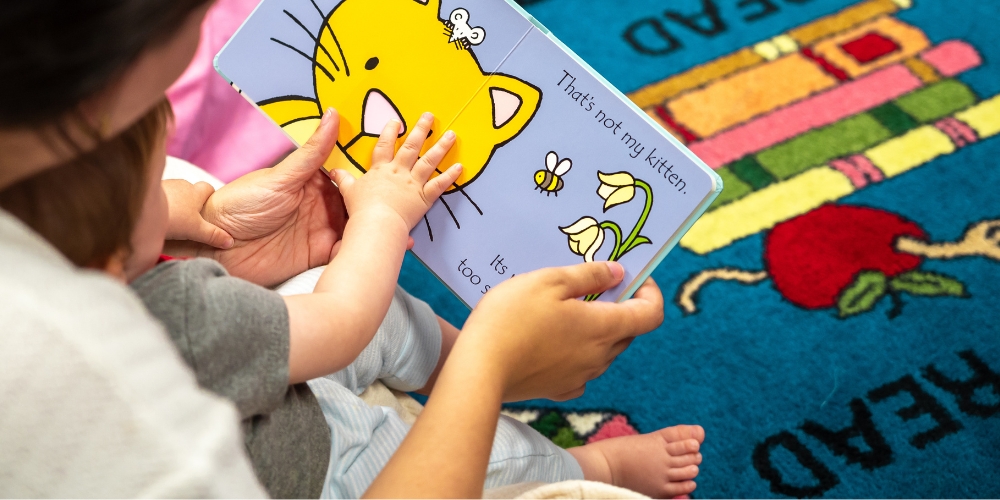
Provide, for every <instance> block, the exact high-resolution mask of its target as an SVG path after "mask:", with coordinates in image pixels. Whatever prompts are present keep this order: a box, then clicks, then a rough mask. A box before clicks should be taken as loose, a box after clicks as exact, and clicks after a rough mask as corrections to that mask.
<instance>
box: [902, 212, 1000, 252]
mask: <svg viewBox="0 0 1000 500" xmlns="http://www.w3.org/2000/svg"><path fill="white" fill-rule="evenodd" d="M896 249H897V250H899V251H900V252H906V253H908V254H912V255H919V256H921V257H926V258H928V259H954V258H957V257H972V256H979V257H987V258H990V259H994V260H1000V219H997V220H988V221H983V222H980V223H978V224H974V225H972V227H970V228H969V229H968V230H967V231H966V232H965V234H964V235H962V239H961V240H959V241H956V242H945V243H928V242H926V241H921V240H918V239H916V238H912V237H909V236H902V237H900V238H899V240H897V241H896Z"/></svg>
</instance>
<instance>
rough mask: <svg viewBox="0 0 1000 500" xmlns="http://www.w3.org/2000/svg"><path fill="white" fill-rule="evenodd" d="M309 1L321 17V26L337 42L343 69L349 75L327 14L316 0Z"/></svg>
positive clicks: (342, 50)
mask: <svg viewBox="0 0 1000 500" xmlns="http://www.w3.org/2000/svg"><path fill="white" fill-rule="evenodd" d="M309 2H310V3H312V6H313V8H315V9H316V12H318V13H319V15H320V17H322V18H323V26H325V27H326V30H327V31H329V32H330V36H331V37H333V43H335V44H337V51H339V52H340V60H342V61H344V71H345V72H346V73H347V76H351V67H350V66H348V65H347V57H345V56H344V49H343V48H341V46H340V41H339V40H337V34H336V33H334V32H333V27H332V26H330V20H329V19H328V18H327V15H328V14H326V13H324V12H323V9H321V8H319V4H317V3H316V0H309ZM330 60H331V61H332V60H333V58H332V57H331V58H330Z"/></svg>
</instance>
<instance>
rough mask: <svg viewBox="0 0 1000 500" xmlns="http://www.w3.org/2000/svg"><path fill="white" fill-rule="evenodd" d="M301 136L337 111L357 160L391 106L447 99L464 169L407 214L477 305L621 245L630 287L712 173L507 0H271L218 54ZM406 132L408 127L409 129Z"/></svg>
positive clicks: (704, 200)
mask: <svg viewBox="0 0 1000 500" xmlns="http://www.w3.org/2000/svg"><path fill="white" fill-rule="evenodd" d="M217 66H218V68H219V71H220V72H221V73H222V74H223V75H224V76H226V78H228V79H229V80H230V81H231V82H233V84H234V87H236V88H237V89H238V90H240V91H241V92H243V94H244V95H245V96H246V97H247V98H248V99H250V100H251V101H252V102H254V103H255V104H257V105H258V106H259V107H260V109H261V110H262V111H263V112H265V113H266V114H267V115H268V116H270V117H271V118H272V119H273V120H274V121H275V122H276V123H277V124H278V125H280V126H281V127H282V128H283V129H284V130H285V131H286V132H287V133H288V134H289V135H290V136H291V137H292V138H293V139H294V140H295V141H296V142H297V143H299V144H301V143H302V142H304V141H305V140H306V139H307V138H308V137H309V135H310V134H311V133H312V132H313V131H314V130H315V129H316V127H317V126H318V122H319V117H320V116H321V114H322V113H321V111H322V110H324V109H326V108H328V107H334V108H336V109H337V110H338V111H339V112H340V114H341V117H342V121H341V124H342V125H341V132H340V137H339V140H338V148H337V150H336V151H335V153H334V155H333V156H332V157H331V159H330V160H329V161H328V162H327V164H326V166H327V168H343V169H347V170H350V171H353V172H354V173H355V174H356V175H361V174H362V173H363V172H364V171H366V170H367V168H368V167H369V166H370V162H371V151H372V148H373V146H374V144H375V142H376V140H377V136H378V134H379V133H380V132H381V130H382V128H383V126H384V125H385V123H386V122H387V121H388V120H390V119H393V118H396V119H400V120H401V121H402V122H403V123H404V125H406V126H407V127H408V126H409V124H412V123H415V122H416V120H417V119H418V118H419V116H420V115H421V113H423V112H424V111H431V112H433V113H434V114H435V116H436V122H435V125H434V130H433V131H432V132H431V136H430V140H429V141H428V145H427V147H429V146H430V144H431V143H433V141H435V140H436V139H437V138H438V137H440V135H441V134H443V133H444V132H445V131H446V130H449V129H451V130H454V131H455V132H456V134H457V135H458V142H457V144H456V146H455V147H454V148H453V150H452V151H451V152H450V153H449V154H448V156H446V158H445V159H444V162H443V164H442V167H444V168H446V167H447V166H450V165H451V164H452V163H456V162H460V163H462V165H463V166H464V171H463V174H462V176H461V177H460V178H459V179H458V181H457V182H456V183H455V185H454V186H452V188H451V189H450V190H449V191H448V192H446V193H445V195H444V196H442V198H441V199H440V201H439V202H438V203H436V204H435V205H434V206H433V207H432V208H431V210H430V211H429V212H428V214H427V216H426V217H425V219H424V221H423V222H422V223H421V224H419V225H418V226H417V227H416V228H415V229H414V231H413V233H412V236H413V238H414V240H415V246H414V249H413V252H414V254H415V255H416V256H417V257H418V258H419V259H420V260H421V261H422V262H424V264H426V265H427V266H428V267H429V268H430V269H431V271H432V272H434V273H435V274H436V275H437V276H438V277H439V278H440V279H441V280H442V281H443V282H444V283H445V284H446V285H447V286H448V287H449V288H450V289H451V290H452V291H454V292H455V294H456V295H458V296H459V297H460V298H461V299H462V300H463V301H464V302H465V303H466V304H468V305H470V306H474V305H475V304H476V303H477V302H478V301H479V299H480V298H481V297H482V295H483V294H485V293H486V292H487V291H488V290H489V289H490V288H491V287H493V286H496V285H498V284H499V283H501V282H503V281H504V280H506V279H509V278H511V277H513V276H515V275H517V274H520V273H524V272H528V271H532V270H535V269H539V268H543V267H549V266H562V265H570V264H576V263H579V262H583V261H585V260H616V261H619V262H621V263H622V264H623V266H624V267H625V270H626V279H625V280H624V282H623V283H622V284H621V285H620V286H618V287H617V288H615V289H613V290H610V291H608V292H606V293H605V294H603V295H601V296H599V297H590V298H591V299H597V300H621V299H623V298H625V296H626V295H627V294H628V293H629V292H630V291H631V290H632V289H634V286H636V285H637V282H638V281H639V280H640V278H642V277H643V276H644V275H646V274H648V271H651V268H652V267H653V266H654V265H655V263H656V262H658V260H659V259H660V258H662V256H663V254H664V253H665V252H666V251H667V250H669V248H670V247H671V246H672V245H673V244H674V243H676V240H677V239H678V238H679V236H680V234H681V233H682V232H683V230H685V229H686V226H687V225H689V224H690V222H692V221H693V219H694V218H695V217H696V215H697V214H698V213H700V210H702V209H704V207H706V206H707V204H708V203H710V202H711V198H712V197H714V194H715V191H716V186H717V182H716V181H717V177H715V176H714V174H712V173H710V170H708V169H707V167H704V166H703V165H702V164H700V163H699V162H698V161H697V160H696V159H695V158H694V157H693V155H690V153H689V152H687V151H686V150H685V149H684V148H683V146H679V145H677V144H676V142H675V141H672V140H671V139H669V138H668V137H667V136H666V135H665V134H664V132H663V131H662V130H660V129H658V128H657V127H656V126H655V125H653V124H652V123H651V122H649V120H648V119H647V118H646V117H645V116H644V115H643V114H642V112H641V111H638V110H637V108H635V107H634V106H631V105H630V104H628V103H627V102H626V101H625V100H624V98H623V97H622V96H621V94H619V93H617V92H616V91H615V90H613V88H611V87H610V86H608V85H607V84H606V83H605V82H604V81H602V80H600V79H599V77H596V76H594V75H592V74H591V73H590V71H589V69H588V68H586V67H585V66H584V65H581V63H580V62H578V61H577V60H576V59H575V58H574V56H572V55H571V54H570V53H567V51H566V49H565V48H563V47H561V46H560V45H559V44H558V43H557V42H555V41H553V40H552V39H550V38H549V37H548V36H546V34H545V33H544V32H543V31H542V30H540V29H539V28H538V27H536V26H535V25H534V24H532V22H531V21H530V20H528V19H526V18H525V17H524V16H523V15H522V13H521V12H520V11H519V10H518V8H516V7H515V6H513V5H511V4H508V3H507V2H505V1H503V0H425V1H420V0H341V1H337V2H331V1H323V0H297V1H292V2H279V1H274V0H265V1H264V2H263V3H262V4H261V6H260V7H258V10H257V11H256V12H255V13H254V14H253V15H252V16H251V18H250V19H249V20H248V21H247V23H246V24H245V25H244V27H243V28H241V30H240V32H239V33H237V34H236V36H235V37H234V38H233V40H232V41H231V42H230V43H229V45H227V47H226V48H225V49H223V51H222V52H221V53H220V55H219V57H218V60H217ZM400 141H402V137H401V138H400Z"/></svg>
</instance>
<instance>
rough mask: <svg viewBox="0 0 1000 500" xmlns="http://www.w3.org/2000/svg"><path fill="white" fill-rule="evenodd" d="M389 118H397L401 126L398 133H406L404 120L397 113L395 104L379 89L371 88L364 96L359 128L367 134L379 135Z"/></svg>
mask: <svg viewBox="0 0 1000 500" xmlns="http://www.w3.org/2000/svg"><path fill="white" fill-rule="evenodd" d="M389 120H399V123H402V124H403V126H402V127H401V130H400V131H399V135H403V134H404V133H406V121H404V120H403V117H402V116H400V115H399V110H398V109H396V105H395V104H393V103H392V101H391V100H390V99H389V98H388V97H387V96H386V95H385V94H383V93H382V91H381V90H379V89H371V90H369V91H368V95H366V96H365V105H364V109H363V110H362V111H361V128H362V130H364V132H365V133H366V134H368V135H380V134H381V133H382V129H384V128H385V124H386V123H389Z"/></svg>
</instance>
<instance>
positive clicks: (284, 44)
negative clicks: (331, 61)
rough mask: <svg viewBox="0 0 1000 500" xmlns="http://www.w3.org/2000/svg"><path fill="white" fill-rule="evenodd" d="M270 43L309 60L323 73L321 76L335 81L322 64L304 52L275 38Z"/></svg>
mask: <svg viewBox="0 0 1000 500" xmlns="http://www.w3.org/2000/svg"><path fill="white" fill-rule="evenodd" d="M271 41H272V42H274V43H277V44H278V45H281V46H283V47H287V48H289V49H291V50H293V51H295V53H296V54H298V55H300V56H302V57H304V58H306V59H308V60H310V61H311V62H312V63H313V65H314V66H316V67H317V68H319V69H320V70H321V71H323V74H325V75H326V77H327V78H329V79H330V81H331V82H335V81H337V79H336V78H334V77H333V73H330V70H328V69H326V66H323V64H322V63H320V62H319V61H317V60H316V58H314V57H312V56H310V55H309V54H306V53H305V52H302V51H301V50H299V49H297V48H295V47H294V46H292V45H289V44H287V43H285V42H282V41H281V40H278V39H277V38H274V37H271Z"/></svg>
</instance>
